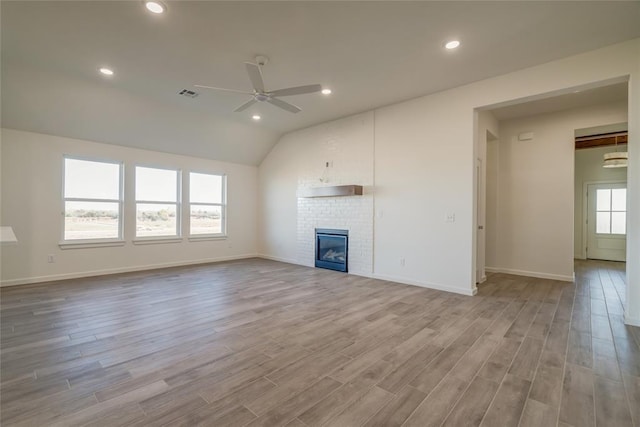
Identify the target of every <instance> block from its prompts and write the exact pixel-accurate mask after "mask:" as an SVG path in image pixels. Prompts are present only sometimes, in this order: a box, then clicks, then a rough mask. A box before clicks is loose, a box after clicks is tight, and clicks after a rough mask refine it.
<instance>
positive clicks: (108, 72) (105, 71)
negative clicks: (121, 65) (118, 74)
mask: <svg viewBox="0 0 640 427" xmlns="http://www.w3.org/2000/svg"><path fill="white" fill-rule="evenodd" d="M98 71H100V72H101V73H102V74H104V75H105V76H113V75H114V74H115V73H114V72H113V70H112V69H111V68H107V67H100V68H98Z"/></svg>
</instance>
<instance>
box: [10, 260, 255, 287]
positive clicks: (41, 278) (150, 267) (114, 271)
mask: <svg viewBox="0 0 640 427" xmlns="http://www.w3.org/2000/svg"><path fill="white" fill-rule="evenodd" d="M257 257H259V255H257V254H245V255H235V256H228V257H219V258H207V259H197V260H191V261H178V262H167V263H162V264H149V265H139V266H134V267H122V268H110V269H106V270H93V271H82V272H77V273H67V274H53V275H50V276H38V277H25V278H21V279H11V280H3V281H2V282H0V287H8V286H19V285H28V284H32V283H42V282H52V281H58V280H67V279H78V278H82V277H93V276H105V275H108V274H117V273H131V272H134V271H145V270H157V269H162V268H169V267H182V266H188V265H194V264H209V263H214V262H221V261H233V260H237V259H246V258H257Z"/></svg>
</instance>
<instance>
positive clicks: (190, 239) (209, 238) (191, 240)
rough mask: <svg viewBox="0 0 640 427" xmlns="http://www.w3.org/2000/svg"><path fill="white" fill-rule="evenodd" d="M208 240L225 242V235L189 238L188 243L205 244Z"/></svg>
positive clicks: (205, 235)
mask: <svg viewBox="0 0 640 427" xmlns="http://www.w3.org/2000/svg"><path fill="white" fill-rule="evenodd" d="M209 240H227V235H226V234H203V235H200V236H197V235H196V236H189V241H190V242H206V241H209Z"/></svg>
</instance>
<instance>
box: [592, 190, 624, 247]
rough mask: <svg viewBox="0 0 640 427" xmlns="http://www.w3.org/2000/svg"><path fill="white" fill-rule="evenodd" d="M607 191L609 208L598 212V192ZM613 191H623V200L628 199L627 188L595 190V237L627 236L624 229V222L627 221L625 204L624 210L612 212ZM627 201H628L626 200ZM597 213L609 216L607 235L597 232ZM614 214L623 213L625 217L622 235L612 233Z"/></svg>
mask: <svg viewBox="0 0 640 427" xmlns="http://www.w3.org/2000/svg"><path fill="white" fill-rule="evenodd" d="M602 190H605V191H609V207H608V209H607V210H599V209H598V192H599V191H602ZM613 190H624V192H625V200H627V199H628V191H627V187H626V186H625V187H620V188H612V187H610V188H602V189H597V190H596V212H595V213H596V225H595V227H596V235H601V236H626V235H627V227H626V220H627V213H628V210H627V204H626V202H625V209H624V210H614V209H613ZM627 201H628V200H627ZM599 213H607V214H608V216H609V232H607V233H600V232H598V214H599ZM614 213H624V216H625V227H624V228H625V230H624V233H614V232H613V214H614Z"/></svg>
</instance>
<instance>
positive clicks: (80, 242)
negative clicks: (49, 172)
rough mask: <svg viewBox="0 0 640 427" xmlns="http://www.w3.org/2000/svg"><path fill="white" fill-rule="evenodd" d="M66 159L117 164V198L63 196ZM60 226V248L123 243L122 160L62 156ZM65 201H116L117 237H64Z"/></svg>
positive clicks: (120, 244) (106, 245)
mask: <svg viewBox="0 0 640 427" xmlns="http://www.w3.org/2000/svg"><path fill="white" fill-rule="evenodd" d="M67 159H71V160H81V161H85V162H95V163H110V164H114V165H118V166H119V172H120V173H119V175H120V176H119V177H118V178H119V185H118V193H119V194H118V196H119V198H118V199H95V198H80V197H65V189H66V180H67ZM61 192H62V209H61V216H62V221H61V222H62V227H61V230H62V231H61V236H60V242H59V243H58V246H59V247H60V248H61V249H71V248H96V247H103V246H105V247H108V246H122V245H124V162H122V161H119V160H110V159H100V158H95V157H83V156H74V155H68V154H64V155H63V156H62V189H61ZM66 202H101V203H118V237H116V238H113V237H108V238H104V239H100V238H97V239H69V240H66V239H65V230H66V227H65V226H66V219H65V212H66Z"/></svg>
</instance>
